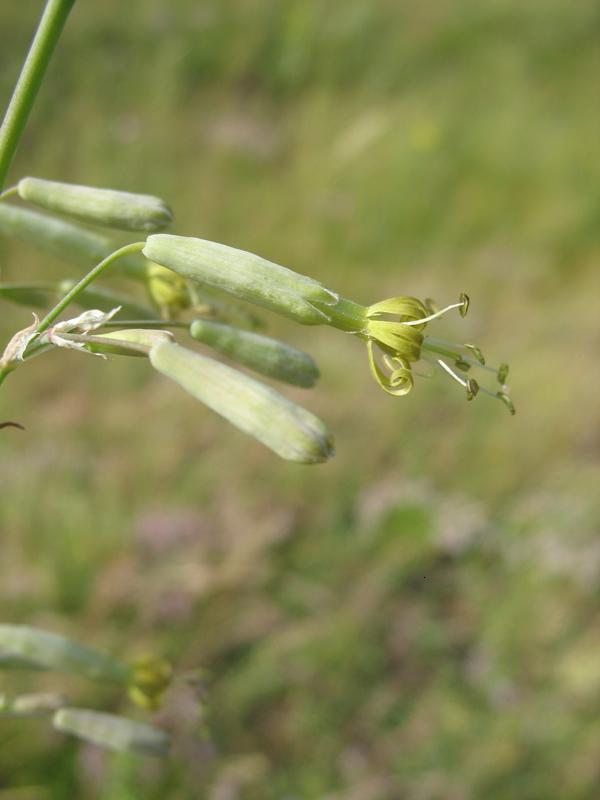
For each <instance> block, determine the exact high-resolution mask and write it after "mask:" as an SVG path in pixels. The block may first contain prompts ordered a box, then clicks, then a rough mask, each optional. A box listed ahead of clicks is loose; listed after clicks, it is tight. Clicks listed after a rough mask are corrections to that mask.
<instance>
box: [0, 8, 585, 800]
mask: <svg viewBox="0 0 600 800" xmlns="http://www.w3.org/2000/svg"><path fill="white" fill-rule="evenodd" d="M38 5H39V4H38V3H7V2H4V3H2V4H1V6H0V99H1V100H2V102H3V103H4V101H5V100H6V99H7V98H8V96H9V94H10V91H11V90H12V85H13V83H14V79H15V77H16V74H17V71H18V65H19V64H20V60H21V59H22V56H23V53H24V52H25V50H26V47H27V44H28V41H29V38H30V36H31V31H32V28H33V26H34V24H35V20H36V18H37V14H38V12H39V9H38ZM124 13H125V12H124V11H123V4H122V3H121V2H118V0H103V2H101V3H89V2H86V0H80V2H79V3H78V4H77V5H76V7H75V10H74V11H73V14H72V17H71V19H70V20H69V23H68V25H67V29H66V31H65V35H64V37H63V39H62V41H61V44H60V47H59V49H58V51H57V53H56V56H55V59H54V60H53V63H52V65H51V68H50V70H49V72H48V76H47V79H46V82H45V84H44V87H43V89H42V92H41V95H40V98H39V101H38V103H37V106H36V108H35V110H34V113H33V116H32V119H31V123H30V125H29V128H28V130H27V133H26V136H25V138H24V140H23V143H22V146H21V149H20V151H19V153H18V157H17V159H16V161H15V164H14V167H13V176H14V177H15V178H16V177H19V176H21V175H26V174H27V175H36V176H41V177H46V178H51V179H57V180H65V181H73V182H78V183H88V184H92V185H100V186H112V187H115V188H120V189H125V190H131V191H140V192H149V193H152V194H157V195H160V196H162V197H165V198H167V199H168V200H169V202H170V203H171V205H172V207H173V209H174V211H175V214H176V220H177V227H176V230H177V232H180V233H183V234H186V235H193V236H201V237H203V238H207V239H211V240H215V241H219V242H225V243H227V244H230V245H233V246H235V247H240V248H244V249H247V250H250V251H252V252H256V253H260V254H261V255H263V256H265V257H266V258H270V259H272V260H274V261H276V262H278V263H280V264H285V265H287V266H289V267H291V268H293V269H295V270H297V271H298V272H300V273H304V274H309V275H311V276H313V277H315V278H317V279H319V280H322V281H323V282H324V283H326V284H329V285H333V286H335V287H338V288H340V290H341V291H343V293H344V294H345V295H346V296H349V297H353V298H355V299H356V300H357V301H359V302H362V303H364V304H366V305H368V304H369V303H372V302H375V301H377V300H379V299H381V298H383V297H389V296H392V295H395V294H408V295H415V296H417V297H427V296H429V297H434V298H435V299H436V300H437V301H438V302H439V303H440V304H445V303H446V302H454V300H455V298H456V297H457V296H458V293H459V292H461V291H466V292H468V293H469V295H470V297H471V310H470V313H469V316H468V317H467V318H466V319H465V320H461V319H459V318H456V319H452V320H450V319H449V318H448V319H447V320H446V322H445V324H444V325H445V328H446V329H447V330H450V332H451V334H452V335H451V337H450V338H453V339H460V340H466V341H475V342H476V343H477V344H478V345H480V346H481V348H482V349H483V350H484V352H486V353H498V354H500V356H501V358H503V359H506V360H507V361H509V362H510V364H511V385H512V396H513V399H514V401H515V404H516V405H517V412H518V413H517V415H516V416H515V417H514V418H511V417H510V416H509V415H508V414H507V413H506V412H505V410H504V409H503V408H502V407H501V406H500V404H496V403H492V402H486V401H485V399H484V398H476V400H475V401H473V402H472V403H469V404H466V403H465V401H464V394H463V392H461V391H460V390H459V388H458V387H455V386H454V385H452V384H451V383H450V382H449V381H446V380H444V379H443V378H442V377H441V376H436V377H435V378H432V379H430V380H428V379H425V378H423V379H419V378H417V380H416V385H415V388H414V390H413V392H412V393H411V394H410V395H409V396H408V397H406V398H401V399H393V398H390V397H388V396H386V395H384V394H383V393H382V392H380V390H379V389H378V388H377V387H376V386H375V385H374V383H373V382H372V380H371V378H370V375H369V372H368V366H367V362H366V356H365V353H364V347H363V346H361V345H360V344H359V343H357V342H356V341H354V340H353V339H352V337H343V336H341V335H340V334H338V333H336V332H334V331H331V330H329V329H326V328H301V327H299V326H289V325H285V324H284V323H282V321H281V320H279V319H277V318H276V317H275V316H274V315H269V314H265V319H268V328H267V332H268V333H272V334H274V335H278V336H281V337H282V338H286V339H287V340H289V341H291V342H292V343H293V344H295V345H297V346H299V347H301V348H303V349H305V350H307V351H308V352H309V353H311V355H313V356H315V357H316V359H317V360H318V363H319V365H320V368H321V373H322V378H321V380H320V382H319V384H318V385H317V387H316V388H315V389H312V390H311V391H310V392H307V391H306V390H303V389H291V390H289V391H288V390H286V393H287V394H288V396H290V397H292V398H294V399H296V400H298V402H301V403H302V404H303V405H305V406H306V407H308V408H310V409H311V410H312V411H314V412H315V413H317V414H318V415H319V416H320V417H321V418H323V419H325V420H327V422H328V424H329V425H330V427H331V428H332V430H333V431H334V433H335V436H336V451H337V452H336V457H335V458H334V459H333V460H332V461H330V462H329V463H327V464H324V465H318V466H314V467H310V468H309V467H303V466H299V465H292V464H287V463H284V462H281V461H280V460H278V459H277V458H276V457H275V456H273V454H272V453H270V452H269V451H267V450H265V449H263V448H261V446H260V445H258V444H257V443H256V442H254V441H253V440H252V439H249V438H247V437H245V436H243V435H242V434H241V433H239V432H238V431H236V430H235V429H233V428H232V427H230V426H228V425H227V424H226V423H225V422H223V421H222V420H221V419H220V418H218V417H216V416H214V415H213V414H212V413H211V412H210V411H208V410H206V409H204V408H202V407H201V406H200V405H199V404H198V403H196V402H194V401H193V400H191V398H189V397H187V396H185V395H184V394H182V393H181V392H177V391H176V390H175V389H174V387H173V386H172V384H170V383H168V382H166V381H163V380H161V379H160V377H159V376H157V375H152V374H150V371H149V370H148V368H147V366H146V365H145V364H143V363H139V362H142V361H143V360H142V359H139V360H137V359H131V360H127V361H125V360H119V359H114V360H111V361H109V362H108V363H106V364H97V363H96V359H91V358H90V359H87V358H82V357H81V356H79V355H78V354H76V353H55V354H53V355H49V356H47V357H46V358H45V359H40V360H39V362H38V361H36V362H34V363H33V364H32V365H31V367H30V368H28V369H27V370H23V371H22V372H21V371H19V372H17V373H16V374H15V375H14V376H11V378H10V380H9V381H7V382H6V383H5V384H4V385H3V386H2V391H1V409H2V411H1V416H2V418H3V419H4V418H6V419H15V420H18V421H19V422H21V423H22V424H23V425H25V427H26V431H25V432H21V431H17V430H8V429H7V430H3V431H2V432H1V435H0V453H1V458H0V493H1V494H0V533H1V540H2V581H1V582H0V620H2V621H4V622H13V623H26V624H30V625H36V626H38V627H40V628H44V629H48V630H54V631H57V632H62V633H65V634H68V635H71V636H73V637H74V638H76V639H77V640H79V641H82V642H87V643H88V644H90V645H93V646H96V647H100V648H104V649H106V650H108V651H110V652H113V653H115V654H117V655H119V656H123V657H133V656H135V655H136V654H138V653H140V652H142V653H144V652H150V653H152V654H157V655H161V656H165V657H167V658H169V659H170V660H171V661H172V663H173V664H174V665H175V667H176V669H177V671H178V672H179V673H182V674H184V673H193V674H194V676H195V678H194V680H193V681H192V682H191V683H181V684H180V685H177V686H175V687H174V688H173V689H172V690H171V692H170V693H169V694H168V695H167V697H166V699H165V703H164V706H163V708H162V709H161V710H160V711H158V712H157V714H156V716H155V719H156V722H157V724H160V725H162V726H164V727H165V728H167V729H168V730H170V731H171V732H172V733H173V735H174V737H175V741H176V746H175V751H174V754H173V756H172V758H171V759H169V760H168V761H166V762H164V763H163V762H156V763H148V762H146V761H145V760H143V759H142V760H136V759H131V758H126V757H116V756H113V755H109V754H106V753H104V752H103V751H100V750H98V749H96V748H93V747H92V746H85V745H82V744H81V743H79V742H76V741H75V740H70V739H67V738H65V737H62V736H60V735H59V734H57V733H56V732H52V731H51V730H49V728H48V726H47V725H46V724H45V723H44V722H41V721H36V720H18V721H11V720H1V721H0V722H1V724H0V728H1V739H0V740H1V741H2V743H3V746H2V747H1V748H0V800H50V799H51V800H63V799H64V798H68V797H73V796H75V797H86V798H94V799H97V800H133V798H136V799H137V798H139V797H144V798H149V799H150V800H152V799H153V798H156V799H158V798H161V800H162V799H163V798H173V800H180V799H181V800H183V798H192V797H193V798H206V800H230V799H231V800H259V799H260V800H315V799H316V798H320V800H400V798H406V799H407V800H470V798H486V800H512V798H515V797H519V798H527V800H550V799H551V798H556V799H557V800H558V798H560V799H561V800H564V799H566V798H569V800H594V798H596V797H598V791H599V787H600V770H599V767H598V764H599V763H600V762H599V759H600V699H599V698H600V693H599V690H600V628H599V625H598V623H599V617H600V611H599V605H598V600H599V597H600V594H599V590H598V584H599V578H600V541H599V540H598V533H599V521H600V495H599V493H598V485H599V483H600V482H599V478H600V469H599V462H598V456H599V453H600V435H599V430H600V405H599V404H598V396H599V395H600V378H599V376H598V371H597V370H596V369H595V363H596V361H597V350H598V336H599V334H598V311H597V308H598V297H599V296H600V272H599V270H598V260H599V258H600V232H599V231H600V229H599V227H598V221H599V216H600V159H599V158H598V130H600V105H599V104H598V102H597V78H596V76H597V75H598V72H599V70H600V46H599V44H598V41H599V36H600V11H599V9H598V6H597V4H595V3H593V2H592V1H591V0H578V2H573V0H540V2H536V3H523V2H517V0H492V1H491V2H486V3H482V2H480V0H479V1H477V2H476V1H475V0H460V2H449V1H448V0H440V1H436V2H433V0H428V1H427V2H418V1H417V0H410V2H406V3H397V2H391V1H390V0H371V1H370V2H364V0H362V1H360V2H359V0H332V2H329V3H327V4H322V3H316V2H307V1H306V0H284V1H282V0H203V1H202V2H194V0H174V1H173V2H169V3H165V2H160V1H159V0H132V2H130V3H128V4H127V12H126V19H124ZM68 269H69V270H71V271H70V272H68V270H67V268H66V267H65V265H64V264H61V263H60V262H59V261H57V260H52V259H50V258H46V257H44V256H40V254H39V253H38V252H36V251H35V250H34V249H32V248H28V247H27V246H25V245H22V244H19V243H16V242H12V241H10V240H8V239H6V238H5V237H1V238H0V270H1V277H2V280H12V281H18V280H22V279H24V278H25V277H27V278H30V277H36V278H38V279H40V280H45V279H46V278H50V279H58V278H64V277H65V276H66V275H67V273H68V274H69V275H70V276H71V277H75V276H76V273H75V272H73V271H72V268H68ZM29 321H30V318H29V317H28V316H27V313H26V312H25V311H24V310H23V309H22V308H19V307H17V306H9V305H8V304H3V305H2V306H1V311H0V339H1V340H2V341H5V340H6V339H7V338H8V337H9V336H10V335H11V334H12V332H14V331H15V330H17V329H18V328H21V327H24V326H25V325H27V324H29ZM2 683H3V685H6V686H9V685H10V686H11V687H14V686H16V687H17V688H23V689H28V688H32V687H34V686H35V688H37V689H39V688H42V689H43V688H48V689H59V690H61V691H62V690H64V691H66V692H68V694H69V697H70V699H73V700H74V701H77V703H79V704H81V705H88V706H89V707H96V708H103V709H105V710H112V711H115V712H118V713H129V714H134V715H135V711H132V710H131V706H129V705H128V703H127V700H126V698H123V697H122V696H121V695H119V694H115V693H114V692H111V691H110V690H106V691H105V690H102V691H101V690H99V689H98V688H97V687H95V686H90V685H88V684H86V683H84V682H83V681H82V682H77V681H75V682H73V681H70V682H69V683H68V685H67V684H66V683H65V682H64V681H62V682H61V680H60V678H58V677H57V676H53V675H43V676H37V675H36V676H33V677H32V676H26V675H24V674H22V675H19V676H18V677H14V676H12V675H11V676H10V677H9V675H8V673H6V674H3V675H2Z"/></svg>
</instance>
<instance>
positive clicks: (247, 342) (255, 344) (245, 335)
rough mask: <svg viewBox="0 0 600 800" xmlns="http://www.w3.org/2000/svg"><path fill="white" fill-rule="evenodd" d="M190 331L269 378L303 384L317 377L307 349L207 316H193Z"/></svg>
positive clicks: (317, 370)
mask: <svg viewBox="0 0 600 800" xmlns="http://www.w3.org/2000/svg"><path fill="white" fill-rule="evenodd" d="M190 334H191V336H192V337H193V338H194V339H196V340H197V341H199V342H202V343H203V344H206V345H208V346H209V347H212V348H214V349H215V350H217V351H218V352H219V353H222V354H223V355H225V356H228V357H229V358H231V359H233V361H237V363H238V364H243V365H244V366H245V367H249V368H250V369H253V370H255V372H260V373H261V374H262V375H266V376H267V377H269V378H275V379H276V380H279V381H283V382H284V383H291V384H293V385H294V386H302V387H305V388H308V387H310V386H314V384H315V383H316V381H317V380H318V378H319V369H318V367H317V365H316V364H315V362H314V361H313V359H312V358H311V357H310V356H309V355H308V354H307V353H303V352H302V351H301V350H297V349H296V348H295V347H291V346H290V345H288V344H285V343H284V342H279V341H277V339H272V338H271V337H270V336H262V335H261V334H258V333H252V332H250V331H243V330H240V329H239V328H234V327H232V326H231V325H224V324H223V323H220V322H212V321H210V320H206V319H197V320H194V322H192V324H191V325H190Z"/></svg>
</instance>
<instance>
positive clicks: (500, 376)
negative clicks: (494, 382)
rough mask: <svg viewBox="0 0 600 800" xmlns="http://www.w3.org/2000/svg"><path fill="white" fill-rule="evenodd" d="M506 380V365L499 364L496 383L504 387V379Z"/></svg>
mask: <svg viewBox="0 0 600 800" xmlns="http://www.w3.org/2000/svg"><path fill="white" fill-rule="evenodd" d="M507 378H508V364H500V366H499V367H498V375H497V379H498V383H501V384H502V385H504V384H505V383H506V379H507Z"/></svg>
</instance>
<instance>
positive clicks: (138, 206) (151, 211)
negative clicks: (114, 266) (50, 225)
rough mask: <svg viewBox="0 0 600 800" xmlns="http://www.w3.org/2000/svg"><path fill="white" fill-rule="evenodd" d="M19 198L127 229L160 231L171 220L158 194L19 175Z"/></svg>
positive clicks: (60, 211)
mask: <svg viewBox="0 0 600 800" xmlns="http://www.w3.org/2000/svg"><path fill="white" fill-rule="evenodd" d="M17 191H18V193H19V197H20V198H21V199H22V200H25V201H27V202H28V203H32V204H33V205H36V206H40V207H41V208H45V209H47V210H48V211H56V212H59V213H60V214H66V215H67V216H70V217H74V218H75V219H80V220H83V221H84V222H90V223H93V224H95V225H103V226H105V227H108V228H118V229H120V230H126V231H144V232H149V231H159V230H162V229H163V228H166V227H168V226H169V225H170V224H171V222H172V221H173V214H172V212H171V209H170V208H169V207H168V206H167V204H166V203H165V202H164V200H161V198H160V197H154V196H153V195H148V194H133V193H132V192H121V191H116V190H114V189H100V188H96V187H94V186H80V185H78V184H74V183H61V182H59V181H47V180H43V179H42V178H22V179H21V180H20V181H19V183H18V184H17Z"/></svg>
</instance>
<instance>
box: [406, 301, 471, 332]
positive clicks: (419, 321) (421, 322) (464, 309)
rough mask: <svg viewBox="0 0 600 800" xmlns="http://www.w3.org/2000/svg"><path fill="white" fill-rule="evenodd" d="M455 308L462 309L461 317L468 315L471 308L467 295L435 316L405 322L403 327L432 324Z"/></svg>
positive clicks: (437, 312) (434, 314)
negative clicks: (433, 320)
mask: <svg viewBox="0 0 600 800" xmlns="http://www.w3.org/2000/svg"><path fill="white" fill-rule="evenodd" d="M453 308H458V309H460V315H461V317H464V316H465V314H466V313H467V309H468V308H469V298H468V297H467V295H466V294H461V296H460V298H459V302H458V303H452V304H451V305H449V306H446V308H442V309H440V310H439V311H436V312H435V313H433V314H430V315H429V316H428V317H421V319H415V320H410V321H409V322H403V323H402V325H424V324H425V323H426V322H431V320H432V319H437V318H438V317H441V316H443V315H444V314H446V313H447V312H448V311H452V309H453Z"/></svg>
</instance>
